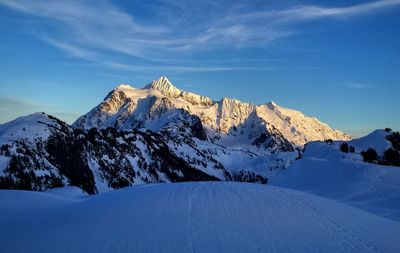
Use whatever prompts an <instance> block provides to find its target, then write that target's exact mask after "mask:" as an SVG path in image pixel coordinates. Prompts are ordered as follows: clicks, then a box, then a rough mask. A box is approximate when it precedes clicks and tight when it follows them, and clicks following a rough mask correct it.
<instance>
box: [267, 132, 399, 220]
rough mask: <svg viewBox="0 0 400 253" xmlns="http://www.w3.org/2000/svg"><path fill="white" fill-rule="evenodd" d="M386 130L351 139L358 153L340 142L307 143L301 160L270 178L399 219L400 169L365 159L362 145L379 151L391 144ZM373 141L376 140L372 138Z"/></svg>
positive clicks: (279, 184)
mask: <svg viewBox="0 0 400 253" xmlns="http://www.w3.org/2000/svg"><path fill="white" fill-rule="evenodd" d="M385 136H386V135H383V131H380V130H378V131H375V132H373V133H372V134H370V135H368V136H367V137H364V138H361V139H358V140H353V141H350V142H349V144H351V145H354V146H355V148H356V152H355V153H343V152H341V151H340V150H339V146H340V144H341V142H335V143H332V144H327V143H325V142H311V143H308V144H307V145H306V148H305V152H304V154H303V157H302V159H300V160H297V161H296V162H295V163H294V164H293V165H292V166H291V167H289V168H288V169H287V170H285V171H283V172H282V173H280V174H279V175H278V176H277V177H275V178H273V180H271V183H272V184H273V185H277V186H282V187H288V188H293V189H296V190H302V191H306V192H309V193H312V194H316V195H320V196H323V197H327V198H330V199H334V200H338V201H340V202H345V203H347V204H350V205H352V206H355V207H358V208H361V209H364V210H367V211H369V212H373V213H376V214H379V215H381V216H386V217H388V218H391V219H394V220H398V221H400V168H398V167H391V166H382V165H377V164H370V163H364V162H362V157H361V155H360V154H359V151H361V150H362V149H363V148H368V147H373V148H375V149H377V150H379V151H380V152H383V151H382V149H383V148H385V145H387V147H389V146H390V143H389V144H388V143H387V141H386V139H385ZM371 140H373V141H371Z"/></svg>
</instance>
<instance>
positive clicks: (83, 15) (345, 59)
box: [0, 0, 400, 136]
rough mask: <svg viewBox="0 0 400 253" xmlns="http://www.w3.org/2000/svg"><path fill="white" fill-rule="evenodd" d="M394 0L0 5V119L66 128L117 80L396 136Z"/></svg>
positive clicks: (398, 34) (399, 2)
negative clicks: (49, 120) (39, 117)
mask: <svg viewBox="0 0 400 253" xmlns="http://www.w3.org/2000/svg"><path fill="white" fill-rule="evenodd" d="M399 27H400V0H381V1H349V0H346V1H344V0H341V1H329V2H328V1H316V0H314V1H297V0H289V1H284V0H282V1H275V0H272V1H251V0H245V1H218V0H215V1H207V0H205V1H182V0H172V1H123V0H117V1H105V0H104V1H103V0H99V1H79V0H70V1H44V0H35V1H30V0H0V33H1V43H0V55H1V59H0V91H1V93H0V123H3V122H6V121H9V120H11V119H13V118H15V117H17V116H21V115H26V114H29V113H32V112H36V111H45V112H48V113H50V114H54V115H55V116H58V117H60V118H61V119H63V120H65V121H67V122H69V123H71V122H72V121H73V120H74V119H76V118H77V117H78V116H79V115H81V114H83V113H86V112H87V111H89V110H90V109H91V108H92V107H94V106H95V105H97V104H98V103H99V102H100V101H101V100H102V99H103V98H104V96H105V95H106V94H107V93H108V92H109V91H110V90H111V89H113V88H114V87H115V86H117V85H118V84H120V83H128V84H130V85H132V86H134V87H142V86H144V85H145V84H147V83H148V82H150V81H151V80H154V79H157V78H158V77H160V76H167V77H168V78H169V79H170V80H171V81H172V82H173V83H174V84H175V85H176V86H177V87H178V88H181V89H185V90H190V91H192V92H196V93H200V94H202V95H207V96H210V97H211V98H213V99H215V100H219V99H221V98H222V97H223V96H229V97H234V98H238V99H240V100H243V101H247V102H254V103H257V104H261V103H265V102H267V101H270V100H273V101H275V102H276V103H278V104H280V105H282V106H285V107H289V108H293V109H297V110H300V111H302V112H304V113H306V114H308V115H312V116H316V117H318V118H319V119H320V120H322V121H324V122H327V123H328V124H329V125H331V126H332V127H334V128H336V129H341V130H344V131H346V132H348V133H350V134H353V135H355V136H360V135H363V134H366V133H368V132H370V131H372V130H373V129H376V128H383V127H391V128H394V129H400V117H399V115H400V99H399V95H400V28H399Z"/></svg>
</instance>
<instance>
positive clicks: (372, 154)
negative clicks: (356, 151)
mask: <svg viewBox="0 0 400 253" xmlns="http://www.w3.org/2000/svg"><path fill="white" fill-rule="evenodd" d="M361 155H362V156H363V160H364V162H367V163H376V162H377V160H378V153H376V150H375V149H373V148H369V149H367V150H366V151H362V152H361Z"/></svg>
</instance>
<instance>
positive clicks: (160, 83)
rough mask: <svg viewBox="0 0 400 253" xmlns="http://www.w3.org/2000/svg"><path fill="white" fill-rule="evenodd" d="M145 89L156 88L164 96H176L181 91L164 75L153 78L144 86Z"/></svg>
mask: <svg viewBox="0 0 400 253" xmlns="http://www.w3.org/2000/svg"><path fill="white" fill-rule="evenodd" d="M144 88H145V89H150V90H158V91H160V92H161V93H162V94H163V95H165V96H170V97H178V96H179V95H180V94H181V93H182V91H181V90H179V89H178V88H176V87H175V86H174V85H173V84H172V83H171V82H170V81H169V80H168V78H166V77H165V76H162V77H160V79H158V80H154V81H152V82H151V83H149V84H148V85H146V86H145V87H144Z"/></svg>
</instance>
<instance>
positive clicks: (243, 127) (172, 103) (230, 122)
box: [73, 77, 350, 152]
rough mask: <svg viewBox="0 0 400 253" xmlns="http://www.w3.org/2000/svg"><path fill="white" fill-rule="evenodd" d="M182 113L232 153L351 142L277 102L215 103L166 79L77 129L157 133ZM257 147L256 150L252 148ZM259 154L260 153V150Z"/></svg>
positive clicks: (108, 106) (113, 102)
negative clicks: (174, 114) (174, 112)
mask: <svg viewBox="0 0 400 253" xmlns="http://www.w3.org/2000/svg"><path fill="white" fill-rule="evenodd" d="M171 109H183V110H185V111H186V112H188V113H189V114H191V115H196V116H197V117H199V119H200V120H201V123H202V124H203V126H204V128H205V130H206V133H207V138H208V139H209V140H210V141H212V142H213V143H216V144H221V145H224V146H228V147H235V148H244V149H251V150H252V151H255V150H257V148H251V146H258V147H260V146H264V147H263V148H261V150H264V151H265V149H266V150H268V151H270V152H274V151H276V150H280V149H285V150H287V149H290V147H289V146H298V145H304V144H305V143H307V142H309V141H315V140H326V139H332V140H348V139H350V136H348V135H346V134H344V133H342V132H340V131H335V130H333V129H331V128H330V127H329V126H328V125H326V124H324V123H322V122H320V121H318V120H317V119H316V118H313V117H308V116H305V115H304V114H302V113H301V112H298V111H295V110H291V109H286V108H283V107H280V106H279V105H277V104H275V103H274V102H269V103H266V104H263V105H255V104H251V103H244V102H241V101H239V100H236V99H231V98H223V99H222V100H221V101H217V102H214V101H212V100H211V99H210V98H208V97H204V96H200V95H197V94H193V93H190V92H186V91H181V90H179V89H178V88H176V87H175V86H174V85H173V84H172V83H171V82H170V81H169V80H168V79H167V78H166V77H161V78H160V79H159V80H156V81H153V82H151V83H150V84H148V85H146V86H145V87H144V88H142V89H136V88H133V87H131V86H129V85H120V86H118V87H117V88H115V89H114V90H113V91H111V92H110V93H109V94H108V95H107V97H106V98H105V99H104V101H103V102H102V103H100V104H99V105H98V106H96V107H95V108H93V109H92V110H91V111H90V112H89V113H87V114H86V115H83V116H82V117H80V118H79V119H78V120H77V121H76V122H75V123H74V124H73V127H75V128H80V129H90V128H93V127H97V128H106V127H114V128H117V129H121V130H126V129H133V128H142V127H144V128H147V129H151V130H154V131H157V130H158V129H160V128H161V127H162V126H163V125H164V124H165V121H163V119H165V118H164V117H163V115H164V114H166V113H167V112H169V111H170V110H171ZM255 143H257V145H252V144H255ZM258 151H260V149H258Z"/></svg>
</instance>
